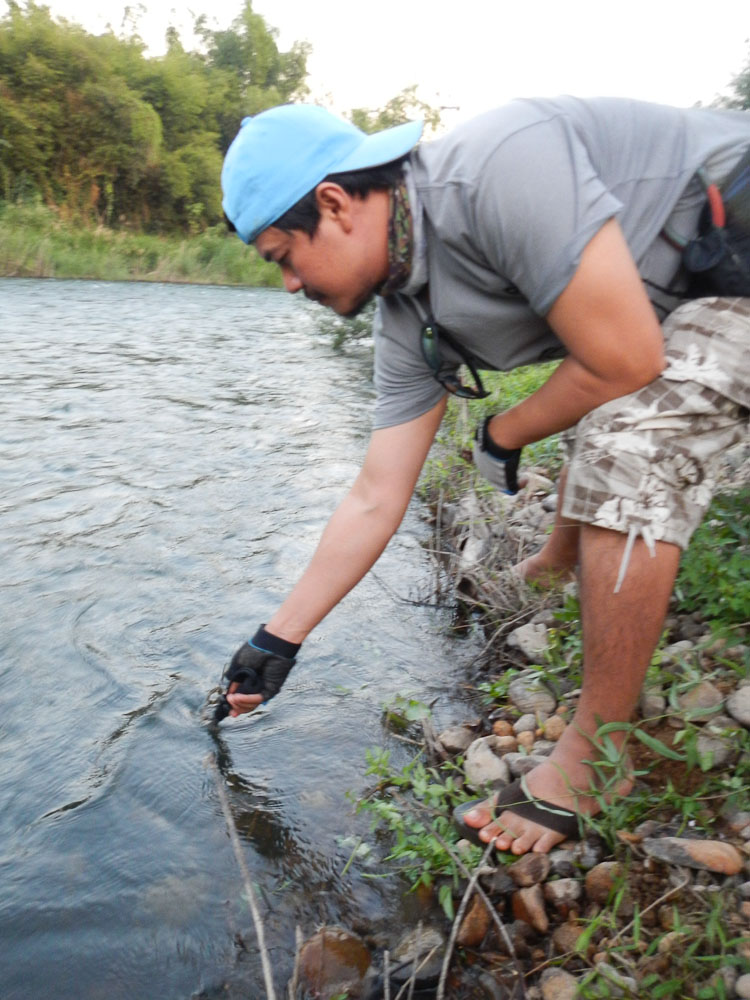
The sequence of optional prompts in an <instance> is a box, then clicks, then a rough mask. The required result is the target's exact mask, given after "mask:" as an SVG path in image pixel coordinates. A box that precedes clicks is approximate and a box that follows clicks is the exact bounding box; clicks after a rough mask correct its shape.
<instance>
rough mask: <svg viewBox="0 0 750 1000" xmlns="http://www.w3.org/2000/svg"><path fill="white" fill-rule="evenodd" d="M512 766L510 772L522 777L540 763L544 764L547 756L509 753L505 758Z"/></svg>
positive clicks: (515, 776)
mask: <svg viewBox="0 0 750 1000" xmlns="http://www.w3.org/2000/svg"><path fill="white" fill-rule="evenodd" d="M503 759H504V760H505V763H506V764H507V765H508V767H509V768H510V773H511V774H512V776H513V777H514V778H521V777H522V776H523V775H524V774H528V773H529V771H533V770H534V768H535V767H538V766H539V764H543V763H544V762H545V760H546V758H545V757H540V756H538V755H537V754H534V753H507V754H506V755H505V757H504V758H503Z"/></svg>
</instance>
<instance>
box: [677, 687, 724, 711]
mask: <svg viewBox="0 0 750 1000" xmlns="http://www.w3.org/2000/svg"><path fill="white" fill-rule="evenodd" d="M677 704H678V705H679V706H680V710H681V711H682V712H685V713H686V714H688V715H689V714H690V713H691V712H697V713H704V715H705V713H707V712H708V711H710V710H713V711H717V710H718V709H719V708H721V706H722V705H723V704H724V695H723V694H722V693H721V691H719V689H718V688H717V687H715V686H714V685H713V684H712V683H711V681H700V683H699V684H696V685H695V687H692V688H690V690H689V691H686V692H685V693H684V694H681V695H680V696H679V698H678V699H677Z"/></svg>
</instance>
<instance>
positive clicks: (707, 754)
mask: <svg viewBox="0 0 750 1000" xmlns="http://www.w3.org/2000/svg"><path fill="white" fill-rule="evenodd" d="M695 749H696V750H697V751H698V759H699V761H700V765H701V768H702V769H703V770H704V771H715V770H716V768H717V767H723V766H724V765H725V764H727V763H728V762H729V761H730V760H732V758H733V757H734V756H735V755H736V752H737V751H736V748H735V746H734V744H733V743H732V742H730V741H729V740H726V739H723V738H722V737H721V736H714V735H712V734H711V733H706V732H701V733H698V737H697V739H696V741H695Z"/></svg>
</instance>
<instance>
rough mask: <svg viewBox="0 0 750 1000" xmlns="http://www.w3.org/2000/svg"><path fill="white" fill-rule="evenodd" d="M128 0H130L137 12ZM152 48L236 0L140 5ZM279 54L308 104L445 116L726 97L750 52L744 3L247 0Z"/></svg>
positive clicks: (1, 6)
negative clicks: (303, 83)
mask: <svg viewBox="0 0 750 1000" xmlns="http://www.w3.org/2000/svg"><path fill="white" fill-rule="evenodd" d="M45 3H46V5H47V6H49V8H50V10H51V11H52V14H53V16H62V17H66V18H68V19H69V20H73V21H76V22H78V23H79V24H82V25H83V26H84V27H85V28H87V30H90V31H94V32H98V31H102V30H104V29H105V26H106V25H107V23H109V24H111V25H112V27H113V28H114V29H115V30H116V31H119V29H120V27H121V24H122V21H123V11H124V9H125V6H126V3H125V2H124V0H95V2H93V0H45ZM140 6H141V5H139V4H138V3H137V0H136V2H134V3H132V4H131V7H132V9H133V10H134V11H136V12H137V11H138V10H139V7H140ZM142 7H143V8H144V9H145V13H143V14H142V15H141V16H140V17H139V21H138V24H139V32H140V34H141V37H142V38H143V39H144V41H145V42H146V43H147V44H148V46H149V50H150V51H151V52H152V53H153V54H158V53H159V52H161V51H163V47H164V46H163V39H164V33H165V29H166V27H167V25H168V24H170V23H172V24H174V25H176V26H177V27H184V28H185V29H186V30H184V31H183V32H182V34H183V40H184V42H185V44H186V46H187V47H190V46H191V44H192V39H191V37H190V34H189V31H188V30H187V29H189V26H190V25H191V24H192V20H193V18H192V14H199V13H206V14H207V16H208V18H209V23H210V24H212V25H213V26H215V27H218V28H226V27H229V25H230V24H231V22H232V20H233V18H234V17H235V16H236V15H237V14H238V13H239V11H240V9H241V0H193V2H190V0H188V2H185V3H182V2H174V3H169V2H166V3H165V2H155V0H146V2H145V3H144V4H143V5H142ZM254 9H255V10H256V11H257V12H258V13H260V14H262V15H263V16H264V17H265V19H266V22H267V23H268V24H269V26H271V27H274V28H277V29H278V32H279V38H278V42H279V45H280V47H281V48H282V49H286V48H288V47H289V46H290V45H291V44H292V43H293V42H294V41H295V40H300V41H302V40H306V41H309V42H310V43H311V45H312V49H313V51H312V56H311V58H310V59H309V61H308V68H309V70H310V80H309V83H310V87H311V99H313V100H316V101H318V102H319V103H325V104H327V105H328V106H330V107H332V108H333V109H334V110H338V111H345V110H348V109H350V108H353V107H370V108H372V107H378V106H380V105H382V104H384V103H385V102H386V101H387V100H388V99H389V98H390V97H392V96H394V95H395V94H397V93H398V92H399V91H401V90H402V89H403V88H404V87H407V86H409V85H410V84H413V83H416V84H417V85H418V88H419V90H418V92H419V95H420V96H421V97H422V98H423V99H424V100H425V101H427V103H429V104H431V105H437V106H440V105H444V106H452V107H453V106H455V107H457V108H458V109H459V110H458V111H447V112H445V114H444V119H445V121H446V123H448V124H449V123H450V122H451V121H455V120H457V119H463V118H466V117H468V116H470V115H471V114H474V113H475V112H478V111H482V110H484V109H486V108H489V107H492V106H494V105H496V104H502V103H504V102H506V101H508V100H511V99H512V98H514V97H523V96H554V95H557V94H575V95H578V96H591V95H595V94H600V95H611V96H626V97H627V96H631V97H639V98H643V99H645V100H651V101H661V102H664V103H668V104H676V105H681V106H689V105H692V104H694V103H696V102H702V103H704V104H708V103H710V102H711V101H712V100H713V99H714V98H715V96H716V95H717V94H719V93H722V92H725V91H726V88H727V86H728V84H729V82H730V80H731V78H732V77H733V76H734V75H736V74H737V73H739V72H740V71H741V70H742V69H743V68H744V66H745V65H746V64H747V60H748V57H750V0H709V2H706V0H568V2H564V0H557V2H556V0H513V2H509V0H452V2H450V3H449V2H448V0H369V2H368V3H366V4H365V3H359V2H357V0H255V2H254ZM6 10H7V6H6V4H5V2H4V0H0V12H2V13H5V11H6Z"/></svg>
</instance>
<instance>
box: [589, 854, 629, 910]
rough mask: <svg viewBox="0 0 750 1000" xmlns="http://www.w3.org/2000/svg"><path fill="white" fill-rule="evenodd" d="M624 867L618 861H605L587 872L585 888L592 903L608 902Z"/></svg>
mask: <svg viewBox="0 0 750 1000" xmlns="http://www.w3.org/2000/svg"><path fill="white" fill-rule="evenodd" d="M621 871H622V869H621V868H620V865H619V864H618V863H617V862H616V861H603V862H601V864H598V865H595V866H594V867H593V868H591V869H590V870H589V871H587V872H586V878H585V879H584V888H585V889H586V896H587V897H588V899H589V900H590V901H591V902H592V903H606V902H607V900H608V899H609V894H610V893H611V892H612V890H613V888H614V887H615V883H616V882H617V879H618V878H619V876H620V873H621Z"/></svg>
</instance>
